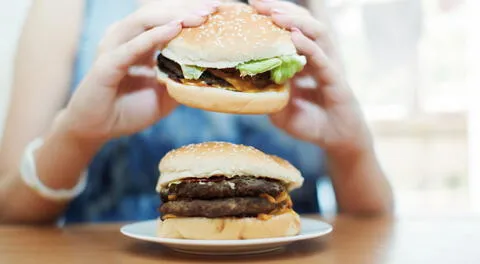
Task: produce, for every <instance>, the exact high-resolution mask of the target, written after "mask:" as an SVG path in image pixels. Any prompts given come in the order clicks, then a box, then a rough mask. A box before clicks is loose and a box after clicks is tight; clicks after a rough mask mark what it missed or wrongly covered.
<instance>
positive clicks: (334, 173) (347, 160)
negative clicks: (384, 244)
mask: <svg viewBox="0 0 480 264" xmlns="http://www.w3.org/2000/svg"><path fill="white" fill-rule="evenodd" d="M327 155H328V154H327ZM327 166H328V169H329V173H330V175H331V178H332V182H333V186H334V189H335V193H336V197H337V202H338V205H339V207H340V211H341V212H344V213H347V214H356V215H371V214H384V213H391V212H392V211H393V195H392V190H391V187H390V184H389V183H388V180H387V179H386V177H385V175H384V173H383V171H382V169H381V167H380V165H379V163H378V160H377V158H376V156H375V152H374V150H373V148H372V149H366V150H363V151H360V152H358V153H355V154H349V153H342V154H339V155H337V154H335V155H328V161H327Z"/></svg>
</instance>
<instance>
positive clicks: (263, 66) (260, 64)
mask: <svg viewBox="0 0 480 264" xmlns="http://www.w3.org/2000/svg"><path fill="white" fill-rule="evenodd" d="M281 64H282V60H281V59H279V58H271V59H264V60H256V61H249V62H246V63H243V64H240V65H238V66H237V70H239V71H240V76H246V75H256V74H260V73H264V72H267V71H270V70H273V69H275V68H277V67H278V66H280V65H281Z"/></svg>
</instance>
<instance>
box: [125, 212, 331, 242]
mask: <svg viewBox="0 0 480 264" xmlns="http://www.w3.org/2000/svg"><path fill="white" fill-rule="evenodd" d="M300 219H301V221H302V222H303V221H312V222H317V223H321V224H322V225H324V226H325V229H324V230H322V231H319V232H313V233H310V234H298V235H295V236H286V237H273V238H256V239H243V240H240V239H239V240H233V239H229V240H218V239H216V240H196V239H180V238H162V237H152V236H145V235H136V234H132V233H131V232H127V231H126V229H128V228H130V227H131V226H134V225H140V224H149V223H152V225H155V226H156V223H157V221H158V219H151V220H145V221H137V222H133V223H129V224H126V225H123V226H122V227H121V228H120V232H121V233H122V234H123V235H125V236H127V237H130V238H134V239H138V240H143V241H148V242H155V243H159V244H165V245H180V246H215V247H231V246H249V245H267V244H272V243H291V242H295V241H301V240H309V239H313V238H317V237H321V236H325V235H327V234H329V233H331V232H332V231H333V226H332V225H331V224H329V223H327V222H325V221H322V220H319V219H314V218H309V217H300Z"/></svg>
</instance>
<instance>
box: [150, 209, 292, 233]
mask: <svg viewBox="0 0 480 264" xmlns="http://www.w3.org/2000/svg"><path fill="white" fill-rule="evenodd" d="M299 232H300V217H299V216H298V214H297V213H295V212H294V211H291V212H288V213H284V214H281V215H276V216H273V217H272V218H270V219H269V220H259V219H257V218H253V217H252V218H204V217H182V218H169V219H166V220H163V221H162V220H159V221H158V230H157V235H158V236H159V237H163V238H183V239H215V240H216V239H229V240H238V239H255V238H271V237H285V236H294V235H297V234H298V233H299Z"/></svg>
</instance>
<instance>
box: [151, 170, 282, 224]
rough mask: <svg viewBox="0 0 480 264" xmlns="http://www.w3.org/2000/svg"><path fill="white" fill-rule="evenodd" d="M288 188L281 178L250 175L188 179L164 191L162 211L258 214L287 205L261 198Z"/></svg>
mask: <svg viewBox="0 0 480 264" xmlns="http://www.w3.org/2000/svg"><path fill="white" fill-rule="evenodd" d="M285 191H286V188H285V186H284V185H283V184H282V183H280V182H279V181H276V180H271V179H264V178H255V177H248V176H242V177H234V178H230V179H227V178H225V177H212V178H209V179H186V180H184V181H182V182H181V183H178V184H171V185H170V186H169V188H166V189H164V190H162V191H161V193H160V195H161V198H162V200H163V202H164V203H163V205H162V206H161V207H160V211H161V212H162V214H164V215H167V214H172V215H176V216H184V217H195V216H197V217H210V218H215V217H226V216H235V217H248V216H257V215H258V214H261V213H264V214H268V213H270V212H272V211H273V210H275V209H280V208H284V207H285V206H287V203H288V202H287V201H283V202H280V203H272V202H271V201H269V200H268V199H267V198H264V197H260V196H261V195H262V194H268V195H270V196H272V197H277V196H279V195H280V194H281V193H282V192H285Z"/></svg>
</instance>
